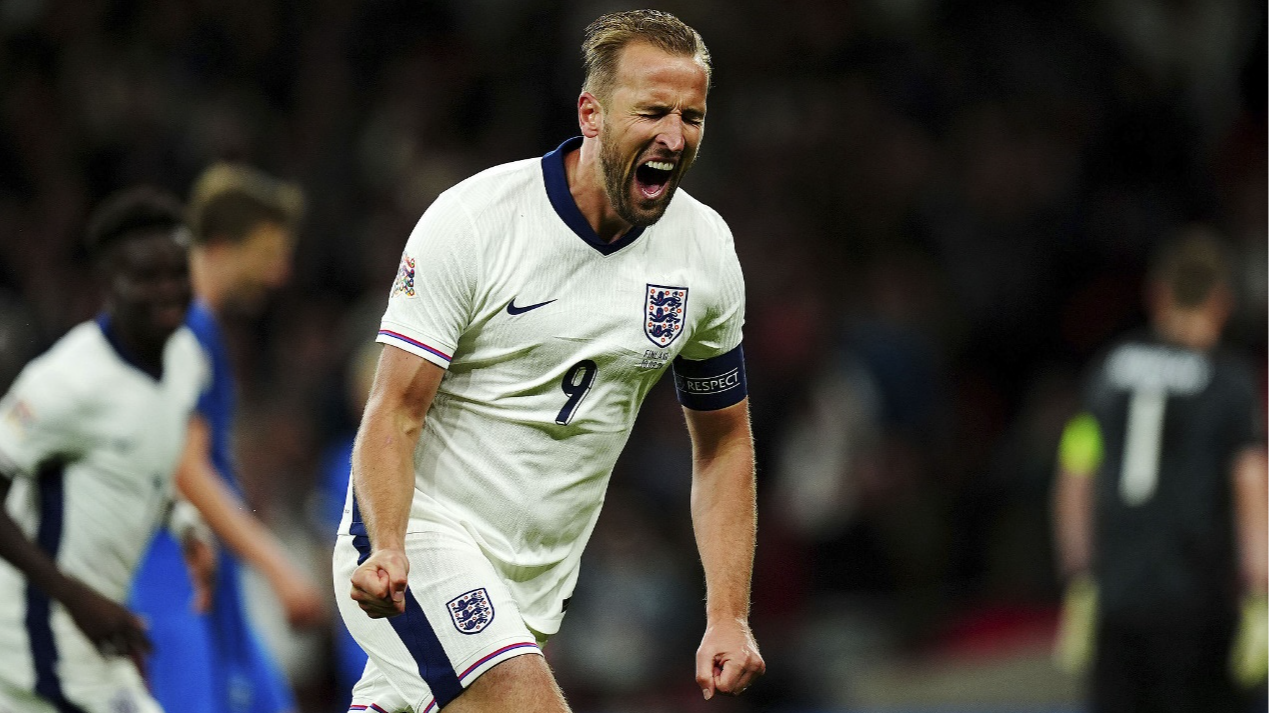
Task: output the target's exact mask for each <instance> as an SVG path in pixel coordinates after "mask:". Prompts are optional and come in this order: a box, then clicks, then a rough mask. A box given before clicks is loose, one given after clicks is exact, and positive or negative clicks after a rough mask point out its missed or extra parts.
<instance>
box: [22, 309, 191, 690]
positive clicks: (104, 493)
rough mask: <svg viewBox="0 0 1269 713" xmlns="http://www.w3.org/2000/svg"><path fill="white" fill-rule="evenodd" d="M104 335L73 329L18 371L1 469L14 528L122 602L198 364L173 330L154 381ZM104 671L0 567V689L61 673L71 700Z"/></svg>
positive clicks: (58, 613) (51, 610)
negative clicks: (79, 684)
mask: <svg viewBox="0 0 1269 713" xmlns="http://www.w3.org/2000/svg"><path fill="white" fill-rule="evenodd" d="M105 329H106V328H105V326H104V320H103V321H92V322H85V323H83V324H80V325H79V326H77V327H75V328H74V329H72V330H71V331H70V332H68V333H67V334H66V335H65V336H64V337H62V338H61V339H60V340H59V341H58V342H57V343H56V344H55V345H53V347H52V348H51V349H50V350H49V351H48V352H46V353H45V354H43V355H42V356H40V357H38V358H36V359H35V360H33V361H32V362H31V363H29V364H27V366H26V368H25V369H23V371H22V373H21V374H20V375H19V376H18V378H17V380H16V381H15V382H14V384H13V386H12V387H11V388H10V390H9V393H8V394H7V395H6V396H5V397H4V399H3V401H0V470H2V471H4V472H6V473H10V474H14V475H16V476H18V477H16V478H15V479H14V481H13V483H12V485H11V487H10V490H9V495H8V498H7V500H6V502H5V508H6V510H7V511H8V513H9V514H10V515H11V516H12V517H13V518H14V520H16V521H17V522H18V524H19V526H20V527H21V528H22V530H23V532H24V533H25V534H26V535H27V536H28V537H30V538H31V539H32V540H33V541H35V542H37V543H38V544H39V545H40V546H41V547H42V548H43V549H44V550H45V551H46V552H49V553H50V554H52V555H54V556H55V559H56V561H57V564H58V567H59V568H60V569H61V570H62V572H64V573H66V574H68V575H70V576H71V577H74V578H76V579H78V580H80V581H82V582H84V583H85V584H87V585H88V586H89V587H92V588H93V589H95V590H96V591H98V592H100V593H101V594H103V595H105V596H106V597H109V598H110V599H112V600H114V601H116V602H122V601H123V600H124V599H125V597H126V596H127V593H128V589H129V586H130V584H131V581H132V575H133V572H134V570H135V568H136V566H137V563H138V561H139V560H140V558H141V555H142V554H143V553H144V552H145V549H146V547H147V546H148V544H149V542H150V538H151V537H152V535H153V534H154V531H155V529H156V527H157V526H158V524H159V523H160V521H161V519H162V517H163V515H164V513H165V511H166V508H167V506H168V503H169V501H170V499H171V497H172V489H173V473H174V471H175V468H176V464H177V462H178V459H179V458H180V455H181V452H182V449H183V447H184V444H185V437H186V432H187V431H186V429H187V427H188V424H189V417H190V414H191V413H192V412H193V410H194V407H195V406H196V404H197V402H198V396H199V393H200V392H201V391H202V389H203V387H204V385H205V382H206V378H207V366H206V358H205V356H204V354H203V351H202V349H201V348H200V347H199V345H198V341H197V340H196V339H195V337H194V335H193V334H192V333H191V332H190V331H189V330H188V329H186V328H184V327H182V328H181V329H179V330H178V331H177V332H176V333H174V334H173V335H172V337H171V338H170V339H169V340H168V343H167V345H166V346H165V348H164V353H163V373H162V377H161V378H160V379H155V378H154V377H152V376H150V375H149V374H146V373H145V372H143V371H141V370H140V369H139V368H137V367H135V366H132V365H131V364H129V363H128V362H127V361H125V360H124V358H123V357H122V356H121V354H120V352H119V351H118V349H117V348H116V347H115V346H113V344H112V342H111V341H110V339H109V338H108V337H107V335H106V333H105ZM50 661H53V662H55V663H56V666H54V667H52V668H49V667H50ZM103 665H104V663H103V661H102V659H101V657H100V656H98V655H97V653H96V651H95V649H93V647H92V645H91V644H90V643H89V642H88V639H87V637H85V636H84V635H83V634H82V633H81V632H80V631H79V629H78V628H77V627H76V626H75V624H74V623H73V622H72V621H71V619H70V617H69V615H68V614H67V613H66V611H65V610H64V609H63V608H62V607H61V605H60V604H58V603H56V602H50V601H49V599H48V597H47V596H46V595H45V594H44V593H43V592H41V591H40V590H39V589H38V588H35V587H30V586H28V584H27V582H26V580H25V578H24V577H23V575H22V574H21V573H20V572H19V571H18V570H16V569H15V568H13V567H12V566H11V565H10V564H9V563H8V562H5V561H3V560H0V685H7V686H10V687H16V688H19V689H22V690H35V689H36V688H37V687H38V686H41V685H42V686H47V685H51V684H49V683H48V682H47V680H42V678H41V677H43V679H47V677H48V675H50V673H51V674H52V675H54V676H57V675H58V672H59V671H60V677H61V678H62V679H64V680H63V681H61V685H62V686H65V687H67V689H68V690H67V695H71V690H69V689H73V688H74V685H75V682H74V681H73V680H71V679H74V678H75V677H76V676H77V675H78V674H77V673H76V672H77V671H87V672H88V673H85V674H84V675H85V676H88V677H90V678H91V677H92V676H99V675H104V674H102V673H101V671H102V670H104V669H102V666H103ZM45 695H47V694H45Z"/></svg>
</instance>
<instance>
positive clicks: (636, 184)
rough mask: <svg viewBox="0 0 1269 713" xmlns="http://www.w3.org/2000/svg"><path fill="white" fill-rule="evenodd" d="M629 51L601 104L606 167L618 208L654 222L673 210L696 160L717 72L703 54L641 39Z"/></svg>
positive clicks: (626, 215)
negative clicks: (708, 96)
mask: <svg viewBox="0 0 1269 713" xmlns="http://www.w3.org/2000/svg"><path fill="white" fill-rule="evenodd" d="M621 52H622V54H621V58H620V60H619V62H618V66H617V72H616V75H615V77H614V81H613V84H612V89H611V91H610V92H607V96H606V97H605V98H604V99H603V100H602V102H601V107H602V116H603V123H602V125H601V126H600V127H599V137H598V138H599V145H600V146H599V164H600V171H601V173H602V174H603V182H604V192H605V193H606V194H607V196H608V202H609V203H610V204H611V205H612V207H613V210H614V211H615V212H616V213H617V215H618V216H620V217H621V219H622V220H624V221H625V222H627V223H629V224H631V225H633V226H643V227H646V226H649V225H652V224H653V223H655V222H657V221H658V220H660V218H661V216H662V215H664V214H665V209H666V208H668V207H669V205H670V199H671V198H673V197H674V192H675V190H677V189H678V185H679V181H680V180H682V178H683V174H684V173H686V172H687V169H688V168H689V167H691V165H692V162H693V161H694V160H695V158H696V152H697V148H698V147H699V146H700V142H701V137H702V136H703V135H704V133H705V95H706V92H707V90H708V88H709V77H708V74H707V73H706V71H705V66H704V64H703V63H702V62H701V61H700V60H699V59H698V58H696V57H691V56H683V55H676V54H670V53H668V52H666V51H664V50H662V49H660V48H658V47H655V46H653V45H650V44H646V43H638V42H637V43H634V44H631V45H628V46H626V47H624V48H623V49H622V50H621Z"/></svg>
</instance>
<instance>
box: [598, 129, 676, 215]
mask: <svg viewBox="0 0 1269 713" xmlns="http://www.w3.org/2000/svg"><path fill="white" fill-rule="evenodd" d="M610 127H611V125H610V124H605V126H604V128H603V129H602V130H601V131H600V134H599V138H600V146H601V149H600V152H599V165H600V168H601V169H602V171H603V176H604V192H605V193H607V194H608V201H609V202H610V203H612V207H613V210H615V211H616V212H617V215H619V216H621V219H622V220H624V221H626V222H627V223H630V224H631V225H633V226H636V227H647V226H649V225H652V224H653V223H655V222H657V221H658V220H660V219H661V216H662V215H664V214H665V209H666V208H668V207H669V206H670V200H671V199H672V198H673V197H674V191H675V190H677V189H678V186H679V181H680V180H682V178H683V174H685V173H687V169H688V168H690V167H691V166H692V162H693V161H695V160H696V146H695V145H691V146H687V145H685V146H684V147H683V149H684V150H681V151H678V152H674V151H671V150H669V149H668V148H666V147H664V146H658V145H656V143H655V142H653V143H652V144H651V145H645V146H636V147H630V148H627V147H624V146H622V144H621V141H620V139H619V138H618V137H617V136H615V134H616V130H615V129H612V128H610ZM631 148H633V151H632V150H631Z"/></svg>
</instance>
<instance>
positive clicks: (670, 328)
mask: <svg viewBox="0 0 1269 713" xmlns="http://www.w3.org/2000/svg"><path fill="white" fill-rule="evenodd" d="M686 314H687V288H686V287H667V286H666V285H648V292H647V296H646V297H644V300H643V333H644V334H646V335H648V339H650V340H652V343H653V344H655V345H657V346H658V347H668V346H670V342H673V341H674V340H675V339H678V336H679V335H680V334H682V333H683V317H684V316H686Z"/></svg>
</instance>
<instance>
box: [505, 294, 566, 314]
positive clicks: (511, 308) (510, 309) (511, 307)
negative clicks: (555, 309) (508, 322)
mask: <svg viewBox="0 0 1269 713" xmlns="http://www.w3.org/2000/svg"><path fill="white" fill-rule="evenodd" d="M555 299H559V298H558V297H557V298H555ZM554 301H555V300H547V301H546V302H539V303H537V304H535V305H526V306H524V307H516V301H515V298H512V299H511V301H510V302H508V303H507V314H524V313H525V312H528V311H529V310H532V309H537V308H538V307H545V306H547V305H549V304H551V303H552V302H554Z"/></svg>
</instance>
